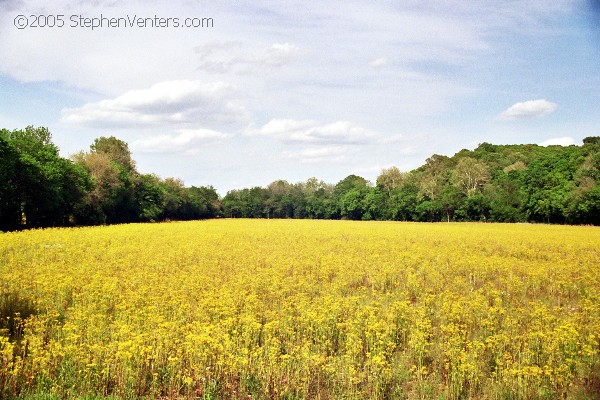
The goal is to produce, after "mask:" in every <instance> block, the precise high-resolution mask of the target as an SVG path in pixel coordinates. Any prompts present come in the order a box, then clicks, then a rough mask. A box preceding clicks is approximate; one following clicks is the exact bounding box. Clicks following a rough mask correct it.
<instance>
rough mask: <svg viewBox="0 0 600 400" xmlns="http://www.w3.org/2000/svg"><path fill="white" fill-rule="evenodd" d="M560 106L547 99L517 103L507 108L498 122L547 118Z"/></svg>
mask: <svg viewBox="0 0 600 400" xmlns="http://www.w3.org/2000/svg"><path fill="white" fill-rule="evenodd" d="M557 108H558V105H557V104H556V103H552V102H550V101H547V100H545V99H540V100H529V101H524V102H522V103H516V104H513V105H512V106H510V107H509V108H507V109H506V110H505V111H504V112H503V113H502V114H500V115H499V116H498V118H497V119H498V120H501V121H510V120H516V119H527V118H536V117H545V116H546V115H550V114H552V113H553V112H554V111H556V109H557Z"/></svg>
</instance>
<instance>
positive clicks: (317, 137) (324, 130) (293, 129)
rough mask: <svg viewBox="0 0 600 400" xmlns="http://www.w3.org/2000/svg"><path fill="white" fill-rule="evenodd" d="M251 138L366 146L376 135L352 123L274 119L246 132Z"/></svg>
mask: <svg viewBox="0 0 600 400" xmlns="http://www.w3.org/2000/svg"><path fill="white" fill-rule="evenodd" d="M246 134H247V135H250V136H269V137H272V138H275V139H279V140H281V141H283V142H285V143H294V142H296V143H298V142H299V143H308V144H341V145H345V144H364V143H367V142H369V140H370V139H372V138H373V137H374V136H375V134H374V133H373V132H371V131H370V130H368V129H365V128H362V127H361V126H359V125H357V124H355V123H354V122H351V121H337V122H333V123H330V124H325V125H320V124H318V123H317V122H315V121H312V120H293V119H272V120H271V121H269V122H268V123H266V124H265V125H263V126H262V127H261V128H259V129H249V130H247V131H246Z"/></svg>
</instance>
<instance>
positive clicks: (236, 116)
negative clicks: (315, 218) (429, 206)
mask: <svg viewBox="0 0 600 400" xmlns="http://www.w3.org/2000/svg"><path fill="white" fill-rule="evenodd" d="M194 25H195V26H194ZM28 125H34V126H45V127H48V128H49V129H50V131H51V132H52V138H53V142H54V143H55V144H56V145H57V146H58V147H59V148H60V152H61V155H62V156H64V157H69V156H70V155H72V154H74V153H76V152H78V151H81V150H84V151H89V146H90V144H92V142H93V140H94V139H95V138H98V137H100V136H116V137H117V138H119V139H121V140H124V141H125V142H127V143H128V144H129V148H130V150H131V152H132V156H133V158H134V160H135V161H136V163H137V168H138V171H140V172H142V173H155V174H157V175H159V176H160V177H162V178H166V177H176V178H180V179H182V180H183V181H184V183H185V185H186V186H192V185H194V186H208V185H212V186H214V187H215V188H216V189H217V191H218V192H219V194H221V195H225V194H226V193H227V191H229V190H232V189H241V188H249V187H252V186H267V185H268V184H269V183H270V182H272V181H275V180H277V179H284V180H287V181H288V182H290V183H296V182H300V181H306V180H307V179H308V178H310V177H317V178H318V179H321V180H324V181H325V182H328V183H332V184H335V183H337V182H338V181H340V180H342V179H343V178H345V177H346V176H348V175H350V174H356V175H360V176H362V177H364V178H366V179H368V180H369V181H371V182H375V180H376V178H377V176H378V175H379V173H380V172H381V170H382V169H383V168H389V167H391V166H397V167H398V168H400V169H401V170H403V171H410V170H412V169H414V168H417V167H419V166H420V165H422V164H423V163H424V162H425V160H426V159H427V158H428V157H429V156H431V155H432V154H434V153H435V154H442V155H447V156H452V155H453V154H454V153H456V152H458V151H459V150H461V149H463V148H466V149H474V148H476V147H477V146H478V145H479V144H480V143H483V142H488V143H493V144H518V143H536V144H541V145H549V144H561V145H570V144H575V145H580V144H581V142H582V139H583V138H585V137H587V136H600V2H599V1H596V0H594V1H577V0H569V1H567V0H548V1H544V0H530V1H521V0H518V1H513V0H500V1H495V0H489V1H466V2H465V1H463V0H438V1H427V0H417V1H413V0H406V1H378V2H372V1H366V0H365V1H352V0H350V1H329V2H322V1H312V0H303V1H295V0H290V1H285V2H283V1H260V0H257V1H246V0H236V1H228V0H223V1H214V0H212V1H183V0H182V1H177V0H175V1H170V2H162V1H161V2H159V1H119V0H109V1H102V0H96V1H76V0H73V1H66V0H57V1H52V2H47V1H37V0H32V1H28V0H0V128H6V129H9V130H12V129H22V128H24V127H26V126H28Z"/></svg>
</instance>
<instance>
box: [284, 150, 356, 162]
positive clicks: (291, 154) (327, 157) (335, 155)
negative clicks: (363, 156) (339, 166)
mask: <svg viewBox="0 0 600 400" xmlns="http://www.w3.org/2000/svg"><path fill="white" fill-rule="evenodd" d="M348 153H349V149H348V148H347V147H343V146H326V147H309V148H307V149H303V150H299V151H284V152H283V153H282V156H283V157H284V158H290V159H294V160H298V161H300V162H303V163H307V164H308V163H322V162H327V163H338V162H343V161H346V160H347V158H348Z"/></svg>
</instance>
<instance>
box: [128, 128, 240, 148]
mask: <svg viewBox="0 0 600 400" xmlns="http://www.w3.org/2000/svg"><path fill="white" fill-rule="evenodd" d="M230 136H231V135H228V134H226V133H222V132H218V131H213V130H210V129H183V130H180V131H179V134H178V135H158V136H150V137H147V138H143V139H138V140H135V141H134V142H133V143H132V148H133V150H135V151H140V152H146V153H177V152H184V153H186V154H194V153H196V152H197V151H198V150H200V149H201V148H202V147H203V146H204V145H205V144H207V143H213V142H215V141H219V140H223V139H226V138H228V137H230Z"/></svg>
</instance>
